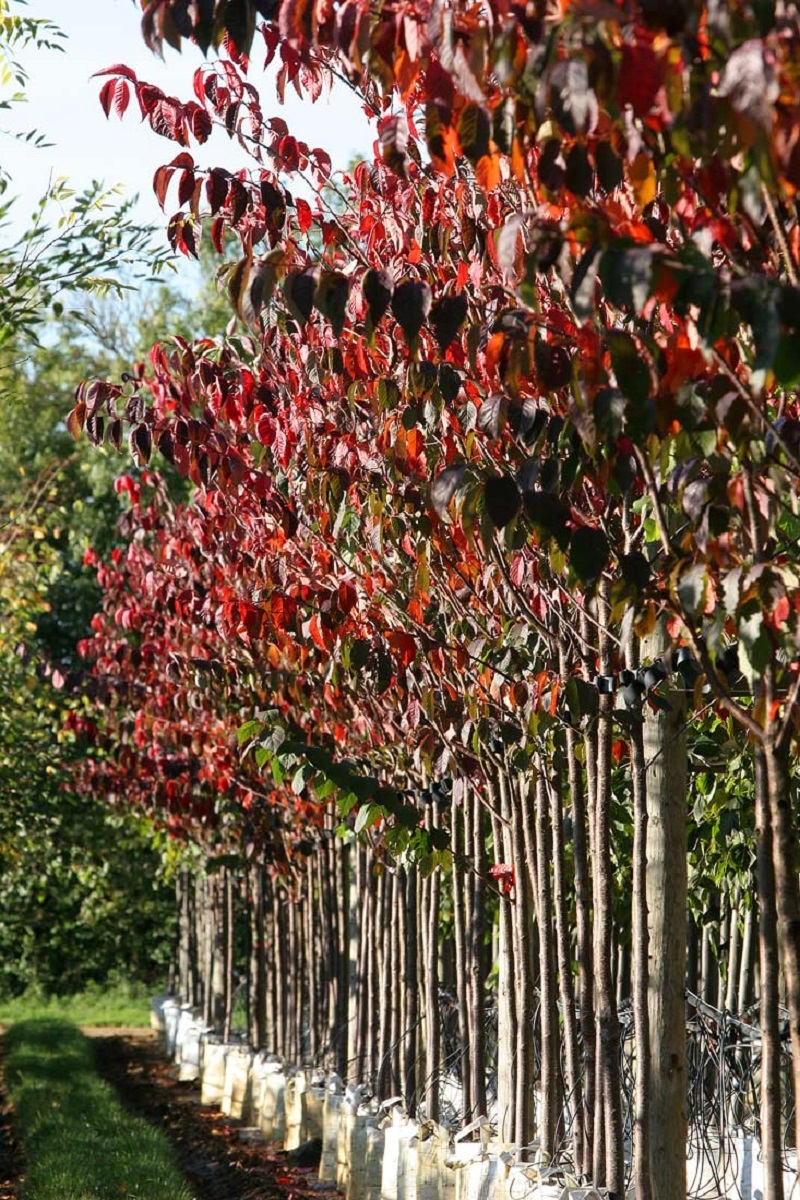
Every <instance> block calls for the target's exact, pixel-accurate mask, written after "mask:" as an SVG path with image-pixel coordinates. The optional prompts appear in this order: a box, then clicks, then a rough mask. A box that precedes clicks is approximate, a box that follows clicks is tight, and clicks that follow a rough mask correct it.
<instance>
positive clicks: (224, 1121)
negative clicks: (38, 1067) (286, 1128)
mask: <svg viewBox="0 0 800 1200" xmlns="http://www.w3.org/2000/svg"><path fill="white" fill-rule="evenodd" d="M84 1032H86V1033H89V1034H90V1035H91V1036H92V1039H93V1041H94V1043H95V1047H96V1052H97V1066H98V1071H99V1073H100V1074H101V1075H102V1076H103V1078H104V1079H106V1080H108V1082H109V1083H111V1084H112V1085H113V1086H114V1088H115V1089H116V1091H117V1093H118V1094H119V1096H120V1099H121V1100H122V1103H123V1104H125V1106H126V1107H127V1108H128V1109H129V1110H130V1111H132V1112H135V1113H137V1114H138V1115H140V1116H143V1117H144V1118H145V1119H146V1120H148V1121H150V1122H151V1123H153V1124H156V1125H158V1126H160V1127H161V1128H162V1129H163V1130H164V1132H165V1134H166V1135H167V1137H168V1138H169V1140H170V1142H171V1143H172V1146H173V1148H174V1151H175V1155H176V1158H177V1161H178V1163H179V1164H180V1166H181V1168H182V1170H183V1172H184V1174H185V1175H186V1178H187V1180H188V1182H189V1184H190V1186H191V1188H192V1192H193V1196H194V1197H195V1200H311V1197H315V1198H316V1200H333V1198H334V1197H335V1195H336V1193H335V1192H334V1191H333V1190H332V1189H330V1188H329V1187H327V1186H326V1187H324V1188H323V1187H321V1186H320V1184H319V1182H318V1181H317V1179H316V1173H313V1172H312V1173H310V1174H309V1173H308V1172H304V1171H301V1170H299V1169H297V1168H292V1167H289V1166H288V1165H287V1163H286V1159H285V1155H284V1154H283V1152H282V1150H281V1148H280V1147H279V1146H274V1145H273V1146H271V1145H267V1144H265V1143H258V1142H250V1141H248V1140H245V1139H244V1138H242V1137H241V1136H240V1130H241V1125H240V1123H239V1122H237V1121H232V1120H231V1119H230V1118H228V1117H223V1116H222V1115H221V1114H220V1112H219V1110H218V1109H215V1108H207V1107H202V1106H201V1105H200V1103H199V1090H198V1088H197V1086H196V1085H195V1084H187V1083H179V1082H178V1081H177V1079H176V1078H175V1072H174V1069H173V1068H172V1067H171V1066H170V1065H169V1064H167V1063H166V1062H165V1061H164V1059H163V1058H162V1056H161V1054H160V1051H159V1048H158V1045H157V1043H156V1041H155V1039H154V1038H153V1036H152V1035H150V1034H148V1033H146V1032H144V1031H142V1030H114V1031H113V1032H112V1031H109V1030H107V1029H102V1030H101V1029H97V1030H85V1031H84ZM23 1167H24V1164H23V1163H22V1161H21V1157H20V1154H19V1151H18V1148H17V1146H16V1145H15V1142H14V1138H13V1127H12V1124H11V1113H10V1112H9V1110H8V1104H7V1098H6V1097H5V1095H4V1093H3V1091H2V1080H1V1077H0V1200H19V1196H20V1193H19V1191H18V1188H19V1184H20V1182H21V1179H22V1172H23Z"/></svg>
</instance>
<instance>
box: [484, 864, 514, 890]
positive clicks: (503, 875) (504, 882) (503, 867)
mask: <svg viewBox="0 0 800 1200" xmlns="http://www.w3.org/2000/svg"><path fill="white" fill-rule="evenodd" d="M489 874H490V875H491V876H492V878H493V879H496V880H497V882H498V884H499V885H500V891H501V892H502V893H503V895H504V896H510V895H511V893H512V892H513V891H514V884H515V882H516V880H515V878H514V868H513V867H512V866H509V864H508V863H495V865H494V866H493V867H489Z"/></svg>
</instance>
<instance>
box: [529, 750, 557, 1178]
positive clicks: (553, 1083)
mask: <svg viewBox="0 0 800 1200" xmlns="http://www.w3.org/2000/svg"><path fill="white" fill-rule="evenodd" d="M535 796H536V883H537V888H538V890H537V895H536V911H537V915H538V918H539V997H540V1000H539V1013H540V1027H541V1047H540V1056H541V1058H540V1061H541V1074H540V1080H539V1086H540V1088H541V1094H542V1107H541V1121H540V1126H539V1139H540V1141H541V1144H542V1149H543V1150H544V1151H545V1153H546V1154H547V1155H548V1156H550V1157H552V1156H553V1154H554V1153H555V1149H556V1123H557V1119H558V1100H559V1093H560V1090H561V1089H560V1076H559V1070H558V1058H559V1056H558V1002H557V993H556V963H555V947H554V944H553V941H554V939H553V900H552V891H551V886H550V856H551V849H552V847H551V840H550V805H549V799H548V795H547V784H546V783H545V779H544V775H543V774H542V772H541V770H540V771H539V773H538V775H537V778H536V786H535Z"/></svg>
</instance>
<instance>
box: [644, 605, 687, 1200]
mask: <svg viewBox="0 0 800 1200" xmlns="http://www.w3.org/2000/svg"><path fill="white" fill-rule="evenodd" d="M667 645H668V639H667V635H666V631H665V629H664V628H663V626H662V625H659V626H658V627H657V628H656V630H655V631H654V632H653V634H652V635H651V636H650V637H649V638H647V639H643V641H642V647H641V650H642V658H643V659H644V660H647V659H651V660H655V659H656V658H657V657H658V656H660V655H661V654H663V653H664V652H665V650H666V649H667ZM659 691H660V692H661V693H663V696H664V699H665V700H666V701H667V703H668V704H669V706H670V707H669V711H664V710H661V709H658V710H657V711H656V712H652V711H650V707H649V705H648V704H647V703H646V704H645V710H644V712H645V719H644V753H645V759H646V766H647V776H646V790H647V908H648V916H649V938H650V1064H651V1072H652V1083H651V1090H650V1174H651V1179H652V1186H653V1198H654V1200H685V1196H686V1150H685V1147H686V1096H687V1083H686V1005H685V1000H684V979H685V975H686V887H687V882H686V731H685V724H684V722H685V695H684V692H683V690H682V688H681V689H678V688H671V687H668V686H667V685H666V683H665V684H662V685H661V687H660V689H659Z"/></svg>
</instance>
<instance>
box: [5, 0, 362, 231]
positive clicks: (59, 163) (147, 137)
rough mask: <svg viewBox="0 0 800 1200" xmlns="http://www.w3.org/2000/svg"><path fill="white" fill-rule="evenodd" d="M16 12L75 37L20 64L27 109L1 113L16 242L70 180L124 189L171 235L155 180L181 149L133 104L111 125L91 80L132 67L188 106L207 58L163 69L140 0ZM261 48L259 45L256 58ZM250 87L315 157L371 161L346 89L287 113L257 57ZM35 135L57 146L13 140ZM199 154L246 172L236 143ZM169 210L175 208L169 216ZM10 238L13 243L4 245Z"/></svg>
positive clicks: (216, 140) (221, 139)
mask: <svg viewBox="0 0 800 1200" xmlns="http://www.w3.org/2000/svg"><path fill="white" fill-rule="evenodd" d="M12 11H15V12H18V13H20V14H23V15H29V16H33V17H42V18H47V19H49V20H51V21H54V22H56V23H57V24H58V25H59V27H60V28H61V29H62V30H63V32H64V33H65V34H66V35H67V42H66V50H65V52H63V53H59V52H56V51H52V52H44V51H28V52H26V53H25V54H24V55H20V56H19V57H20V60H21V62H22V64H23V66H24V67H25V69H26V70H27V72H28V76H29V78H28V84H27V87H26V92H27V102H26V103H25V104H22V105H19V106H14V108H13V109H12V110H9V111H3V112H0V165H2V167H3V168H4V170H5V171H6V172H8V173H9V174H10V176H11V178H12V187H11V192H12V194H13V195H15V196H18V197H19V202H18V203H16V204H15V205H14V209H13V210H12V211H13V223H12V227H11V228H12V232H13V230H14V229H15V228H16V229H19V228H20V225H21V223H22V222H24V220H25V214H26V212H29V211H30V207H31V205H32V204H33V203H34V202H35V201H36V199H38V197H39V196H41V195H42V193H43V192H44V190H45V188H46V187H47V184H48V180H50V179H51V178H52V179H56V178H59V177H61V176H66V177H68V179H69V181H70V183H71V184H72V185H74V186H75V187H76V189H77V190H81V189H82V188H84V187H86V186H87V185H88V184H90V183H91V182H92V181H94V180H102V181H103V182H104V183H105V184H106V185H108V186H114V185H117V184H120V185H122V187H123V190H124V194H125V195H126V196H130V195H133V194H135V193H137V192H138V193H139V195H140V203H139V206H138V213H139V216H140V217H141V219H142V220H143V221H152V222H153V223H155V224H158V225H164V224H165V216H164V214H163V213H162V212H161V210H160V208H159V207H158V203H157V202H156V199H155V196H154V194H153V190H152V179H153V174H154V172H155V170H156V168H157V167H159V166H161V165H162V164H163V163H166V162H169V161H170V159H171V158H173V157H174V156H175V154H177V153H179V151H180V149H181V148H180V147H179V146H177V145H176V144H175V143H173V142H170V141H168V140H167V139H165V138H161V137H158V136H157V135H156V134H154V133H153V132H152V130H151V129H150V128H149V126H148V125H146V124H142V123H141V119H140V116H139V109H138V105H137V104H136V101H135V99H133V98H132V99H131V104H130V107H129V109H128V111H127V113H126V114H125V117H124V118H123V120H121V121H120V120H119V118H118V117H117V116H116V115H114V114H112V116H111V118H110V119H108V120H107V119H106V117H105V114H104V113H103V110H102V108H101V107H100V103H99V100H98V95H99V92H100V88H101V86H102V83H103V80H102V79H93V78H91V76H92V74H93V73H94V72H96V71H101V70H103V69H104V68H106V67H110V66H113V65H114V64H115V63H125V64H126V65H127V66H129V67H131V68H132V69H133V71H135V73H136V75H137V76H138V77H139V78H140V79H145V80H147V81H148V82H149V83H154V84H156V85H157V86H158V87H160V88H162V89H163V90H164V91H165V92H166V93H167V94H169V95H174V96H177V97H179V98H180V99H189V98H191V96H192V74H193V72H194V70H195V68H196V67H198V66H199V65H200V64H201V63H202V61H203V59H202V55H201V54H200V51H199V50H198V49H197V48H196V47H195V46H193V45H190V44H189V45H187V44H184V49H183V53H182V54H179V53H177V52H176V51H174V50H172V49H171V48H170V47H168V46H165V48H164V61H161V60H159V59H158V58H156V57H155V56H154V55H153V54H151V53H150V51H149V50H148V49H147V47H146V46H145V45H144V42H143V41H142V38H141V35H140V30H139V20H140V16H141V8H140V5H139V3H138V0H29V2H28V4H26V5H25V6H24V7H22V6H19V7H17V6H15V7H14V8H13V10H12ZM258 46H259V42H258V35H256V41H255V42H254V49H257V47H258ZM250 79H251V80H252V82H253V83H254V84H255V85H256V87H257V88H258V90H259V92H260V94H261V102H262V108H263V111H264V114H265V116H272V115H280V116H282V117H283V118H284V119H285V120H286V121H287V122H288V124H289V128H290V131H291V132H292V133H293V134H294V135H295V136H296V137H298V138H300V139H301V140H303V141H307V142H308V143H309V145H310V146H311V147H315V146H322V147H324V149H326V150H327V151H328V153H329V154H330V155H331V158H332V160H333V165H334V168H341V167H344V166H346V165H347V163H348V162H349V161H350V160H351V159H352V158H353V157H354V156H357V155H362V156H367V155H369V154H370V152H371V147H372V142H373V140H374V137H375V132H374V129H371V128H370V126H369V124H368V122H367V119H366V117H365V116H364V115H363V112H362V110H361V107H360V105H359V104H358V102H357V101H356V100H355V98H354V96H353V95H352V93H351V92H350V91H349V89H347V88H346V87H344V86H343V85H341V84H340V85H338V86H336V87H335V88H334V90H333V92H332V93H331V96H330V97H325V96H324V95H323V97H322V98H321V99H320V100H318V101H317V103H316V104H315V105H311V104H310V103H301V102H300V100H299V99H298V98H297V96H296V95H295V94H294V92H293V91H292V94H291V96H290V94H289V90H288V89H287V103H286V105H285V106H284V107H281V106H280V105H279V103H278V100H277V97H276V94H275V86H274V82H273V80H274V74H273V75H271V76H270V77H267V75H266V74H265V72H264V71H263V69H261V64H260V63H259V61H258V54H257V53H254V55H253V62H252V64H251V71H250ZM0 98H2V94H1V93H0ZM31 128H35V129H36V130H37V131H38V132H40V133H43V134H45V135H46V137H47V141H48V142H50V143H51V145H50V146H49V147H48V148H46V149H36V148H35V147H34V146H32V145H26V144H25V143H24V142H21V141H20V140H18V139H15V137H14V136H13V134H14V133H16V132H24V131H26V130H28V129H31ZM190 149H191V152H192V154H193V155H194V157H195V161H196V162H197V163H198V164H199V165H200V166H209V167H211V166H225V167H228V168H230V169H237V168H238V167H241V166H244V165H246V163H247V160H246V158H245V156H244V155H243V153H242V152H241V151H238V153H237V150H238V147H237V145H236V143H235V142H230V141H229V139H228V138H227V136H226V135H225V134H224V133H219V132H218V131H215V134H214V135H213V136H212V137H211V139H210V140H209V141H208V142H207V143H206V144H205V145H204V146H200V147H198V146H196V145H192V146H191V147H190ZM289 186H290V187H291V184H290V185H289ZM172 198H173V199H174V196H173V197H172ZM169 206H170V201H169V200H168V215H169V211H171V210H170V207H169ZM175 206H177V205H175ZM7 238H8V233H6V234H5V235H4V236H3V240H4V241H6V240H7Z"/></svg>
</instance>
